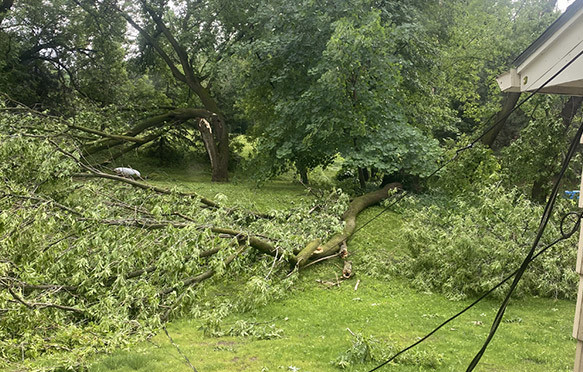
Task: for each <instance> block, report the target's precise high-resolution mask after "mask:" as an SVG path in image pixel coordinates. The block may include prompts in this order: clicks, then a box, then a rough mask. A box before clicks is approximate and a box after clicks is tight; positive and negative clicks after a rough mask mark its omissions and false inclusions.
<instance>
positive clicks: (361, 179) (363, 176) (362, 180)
mask: <svg viewBox="0 0 583 372" xmlns="http://www.w3.org/2000/svg"><path fill="white" fill-rule="evenodd" d="M358 182H359V183H360V187H361V188H362V189H364V188H365V187H366V174H365V173H364V168H360V167H359V168H358Z"/></svg>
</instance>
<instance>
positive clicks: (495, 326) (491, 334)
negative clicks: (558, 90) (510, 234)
mask: <svg viewBox="0 0 583 372" xmlns="http://www.w3.org/2000/svg"><path fill="white" fill-rule="evenodd" d="M581 55H583V50H581V51H580V52H579V53H578V54H577V55H576V56H575V57H573V58H572V59H571V60H570V61H569V62H568V63H567V64H565V65H564V66H563V67H562V68H561V69H559V71H557V72H556V73H555V74H553V75H552V76H551V77H550V78H549V79H548V80H546V81H545V82H544V84H542V85H541V86H540V87H538V88H537V89H536V90H535V91H533V92H532V93H531V94H530V95H529V96H528V97H526V98H525V99H524V100H522V101H521V102H520V103H519V104H517V105H516V106H515V107H514V108H513V109H512V110H511V111H510V112H509V113H507V114H506V115H504V116H503V117H502V118H500V120H498V121H497V122H496V123H494V124H493V125H491V126H490V127H488V128H487V129H486V130H485V131H484V132H483V133H482V134H481V135H480V136H478V137H477V138H476V139H474V141H472V142H471V143H470V144H469V145H467V146H464V147H462V148H460V149H458V150H456V153H455V155H454V156H453V157H452V158H450V159H449V160H448V161H446V162H445V163H443V164H442V165H441V166H440V167H438V168H437V169H436V170H435V171H433V173H431V174H430V175H429V176H428V177H427V179H430V178H432V177H434V176H435V175H436V174H437V173H438V172H439V171H441V170H442V169H443V168H445V167H446V166H448V165H449V164H451V163H452V162H454V161H456V160H457V158H458V156H459V154H461V153H462V152H464V151H466V150H468V149H471V148H472V147H473V146H474V145H475V144H476V143H477V142H478V141H480V140H481V139H482V138H483V137H484V136H486V134H488V133H489V132H490V131H491V130H493V129H494V128H495V127H496V126H497V125H498V124H499V123H500V122H502V120H505V119H507V118H508V117H509V116H510V115H511V114H512V113H513V112H514V111H516V110H517V109H518V108H520V106H522V105H523V104H524V103H525V102H527V101H528V100H529V99H531V98H532V97H533V96H534V95H535V94H536V93H538V92H540V91H541V90H542V89H543V88H544V87H545V86H547V85H548V84H549V83H550V82H551V81H552V80H553V79H555V78H556V77H557V76H558V75H559V74H560V73H562V72H563V71H565V69H567V68H568V67H569V66H570V65H571V64H572V63H573V62H575V61H576V60H577V59H578V58H579V57H581ZM494 115H495V114H494ZM494 115H492V116H490V118H488V120H487V121H486V123H488V122H490V121H491V120H492V118H493V117H494ZM582 133H583V121H582V122H581V125H580V127H579V129H578V130H577V133H576V135H575V137H574V138H573V140H572V141H571V145H570V147H569V151H568V153H567V156H566V157H565V159H564V161H563V164H562V167H561V171H560V173H559V175H558V178H557V180H556V181H555V184H554V186H553V190H552V192H551V195H550V196H549V200H548V201H547V204H546V206H545V210H544V212H543V215H542V217H541V221H540V223H539V227H538V229H537V235H536V237H535V239H534V241H533V244H532V247H531V249H530V251H529V253H528V254H527V256H526V257H525V258H524V260H523V261H522V264H521V265H520V268H519V269H518V270H516V271H515V272H514V273H513V274H511V275H510V276H508V277H507V278H506V279H504V281H503V282H501V283H499V284H498V285H497V286H495V287H494V288H493V289H491V290H490V291H488V292H486V294H484V295H482V296H481V297H480V298H478V299H477V300H476V301H474V302H473V303H472V304H471V305H469V306H468V307H466V308H465V309H464V310H462V311H461V312H460V313H458V314H456V315H454V316H453V317H451V318H450V319H448V320H447V321H446V322H444V323H442V324H441V325H439V326H438V327H437V328H435V329H434V330H433V331H432V332H430V333H429V334H427V335H426V336H425V337H423V338H422V339H420V340H419V341H417V342H415V343H414V344H412V345H410V346H408V347H407V348H405V349H403V350H401V351H399V352H398V353H396V354H395V355H394V356H393V357H391V358H390V359H388V360H387V361H385V362H383V363H382V364H380V365H379V366H377V367H375V368H373V369H372V370H370V371H369V372H373V371H376V370H377V369H379V368H381V367H383V366H385V365H386V364H388V363H389V362H390V361H392V360H394V359H395V358H396V357H397V356H399V355H401V354H402V353H404V352H406V351H408V350H410V349H411V348H413V347H415V346H417V345H418V344H420V343H421V342H423V341H425V340H426V339H427V338H429V337H430V336H431V335H433V334H434V333H435V332H437V331H438V330H439V329H440V328H442V327H443V326H444V325H445V324H447V323H449V322H450V321H452V320H453V319H455V318H457V317H458V316H460V315H461V314H463V313H464V312H466V311H467V310H469V309H470V308H471V307H473V306H475V305H476V304H477V303H478V302H480V301H481V300H482V299H484V298H485V297H486V296H487V295H489V294H490V293H491V292H492V291H494V290H495V289H496V288H498V287H499V286H501V285H502V284H504V283H505V282H506V281H508V280H509V279H510V278H512V277H514V281H513V282H512V284H511V286H510V290H509V291H508V293H507V294H506V297H505V298H504V301H503V302H502V304H501V306H500V308H499V310H498V313H497V314H496V317H495V319H494V322H493V323H492V326H491V329H490V332H489V334H488V337H487V338H486V340H485V342H484V344H483V345H482V348H481V349H480V351H478V353H477V354H476V356H475V357H474V359H473V360H472V361H471V362H470V365H469V366H468V368H467V370H466V372H471V371H473V370H474V368H475V367H476V366H477V365H478V363H479V361H480V359H481V358H482V356H483V355H484V352H485V351H486V348H487V347H488V345H489V343H490V341H491V340H492V338H493V337H494V334H495V333H496V331H497V329H498V327H499V325H500V323H501V321H502V317H503V316H504V312H505V311H506V308H507V306H508V302H509V301H510V297H511V296H512V293H513V292H514V290H515V288H516V286H517V285H518V282H519V281H520V279H521V278H522V275H523V274H524V272H525V271H526V269H527V268H528V265H529V264H530V262H532V261H533V260H534V259H535V258H536V257H538V256H539V255H540V254H542V253H543V252H545V251H546V250H547V249H548V248H550V247H552V246H553V245H555V244H556V243H558V242H559V241H561V240H564V239H566V238H565V234H564V232H563V222H564V221H565V218H566V217H567V216H568V215H570V214H572V213H569V214H567V215H566V216H564V217H563V219H562V221H561V233H562V237H561V238H559V239H558V240H557V241H555V242H553V243H552V244H551V245H549V246H547V247H545V248H544V249H542V250H541V251H540V252H539V253H537V254H536V255H535V254H534V252H535V250H536V247H537V246H538V244H539V242H540V239H541V238H542V235H543V233H544V231H545V229H546V226H547V224H548V221H549V219H550V217H551V213H552V210H553V208H554V204H555V201H556V198H557V194H558V190H559V186H560V182H561V180H562V178H563V177H564V175H565V172H566V170H567V167H568V165H569V162H570V160H571V158H572V157H573V155H574V153H575V150H576V149H577V145H578V144H579V141H580V139H581V135H582ZM405 194H406V193H405V192H403V193H402V194H401V197H399V198H398V199H396V200H395V201H393V202H392V203H391V204H389V205H388V206H387V207H385V208H384V209H383V210H382V211H381V212H380V213H378V214H377V215H375V216H374V217H373V218H371V219H370V220H368V221H367V222H366V223H365V224H363V225H362V226H361V227H360V228H358V229H357V230H355V231H354V233H353V235H352V236H354V234H356V232H358V231H359V230H361V229H362V228H364V227H365V226H366V225H368V224H369V223H371V222H372V221H373V220H375V219H376V218H378V217H379V216H380V215H381V214H383V213H385V212H386V211H387V210H388V209H389V208H390V207H391V206H393V205H395V204H396V203H398V202H399V201H400V200H402V199H403V198H404V196H405ZM578 216H579V219H578V222H577V225H578V224H580V220H581V215H580V214H578ZM576 230H577V228H576V227H575V228H573V229H572V230H571V231H570V233H569V235H568V236H571V235H572V234H574V233H575V231H576Z"/></svg>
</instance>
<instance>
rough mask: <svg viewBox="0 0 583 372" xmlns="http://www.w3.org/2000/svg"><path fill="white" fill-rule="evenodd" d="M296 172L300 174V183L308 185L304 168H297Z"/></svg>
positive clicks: (306, 171) (308, 180)
mask: <svg viewBox="0 0 583 372" xmlns="http://www.w3.org/2000/svg"><path fill="white" fill-rule="evenodd" d="M298 172H299V173H300V181H301V182H302V183H303V184H304V185H309V184H310V179H309V178H308V170H307V169H306V168H304V167H302V168H298Z"/></svg>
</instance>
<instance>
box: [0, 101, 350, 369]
mask: <svg viewBox="0 0 583 372" xmlns="http://www.w3.org/2000/svg"><path fill="white" fill-rule="evenodd" d="M95 117H96V116H95V115H94V114H91V113H88V114H86V115H80V116H79V117H78V118H77V119H78V121H77V123H78V124H79V125H86V126H92V124H91V122H92V121H94V119H95ZM81 118H83V119H84V120H85V121H86V122H85V121H83V120H81ZM97 122H98V121H96V120H95V123H97ZM62 129H63V124H62V123H61V121H59V120H56V119H54V118H51V117H48V116H46V117H42V116H41V117H39V116H31V115H13V114H9V113H6V112H4V113H1V114H0V133H1V134H0V144H1V146H0V164H1V167H2V168H1V172H2V177H3V183H2V184H1V185H0V195H1V196H2V197H1V198H0V239H1V240H0V245H1V246H2V249H1V250H0V252H1V253H0V279H1V280H0V288H1V289H2V290H1V291H0V309H2V310H1V311H2V317H1V318H0V357H1V358H0V365H1V366H2V367H6V366H8V365H9V363H15V362H20V363H22V366H23V368H24V367H27V368H28V367H31V366H34V359H36V358H40V357H42V358H43V359H45V360H46V358H50V359H52V360H53V361H54V364H53V365H54V367H57V366H64V367H70V368H80V367H81V366H83V365H84V364H85V363H86V362H87V358H89V357H90V356H91V355H93V354H94V353H96V352H107V351H111V350H113V349H114V348H116V347H119V346H120V345H125V344H127V343H128V342H131V341H132V340H136V339H139V338H142V337H145V336H147V335H148V334H151V333H152V332H153V331H154V330H155V329H156V328H157V327H158V326H159V325H160V323H161V322H163V321H165V320H166V318H167V317H170V318H172V317H177V316H181V315H192V316H195V317H201V318H203V319H214V322H215V323H214V324H215V325H216V326H217V327H220V325H221V321H222V320H223V319H224V318H225V317H226V316H227V315H229V314H230V313H231V312H233V311H242V310H249V309H252V308H256V307H257V306H261V305H263V304H265V303H267V302H269V301H271V300H273V299H274V298H278V297H279V296H281V295H282V294H284V293H285V291H286V290H287V289H288V288H289V286H290V285H291V284H292V283H293V282H294V280H295V278H296V275H292V276H290V277H289V278H287V273H288V270H289V267H288V265H287V264H286V261H285V260H284V258H285V257H288V256H289V255H290V254H291V252H292V251H293V250H295V249H297V248H298V247H303V246H304V245H305V244H306V243H307V242H308V241H310V240H312V239H314V238H315V237H321V238H324V239H325V238H326V237H327V236H330V235H332V234H334V233H335V232H337V231H339V230H341V229H342V225H341V221H340V214H341V213H342V212H343V211H344V209H345V208H346V204H347V202H348V197H347V196H345V195H343V194H341V193H336V192H333V193H332V194H330V195H327V196H326V197H325V198H324V199H322V200H318V201H315V202H314V203H318V204H317V205H318V208H314V207H315V204H312V205H310V204H302V205H301V206H298V207H296V208H292V209H289V210H286V211H274V212H272V215H273V217H272V218H270V219H261V218H260V219H258V218H256V217H254V216H253V215H252V214H250V213H249V212H247V211H244V210H242V209H238V208H235V209H232V208H219V209H216V210H215V209H204V208H199V207H198V204H199V200H198V198H196V197H192V198H189V197H185V196H181V195H179V194H170V195H163V194H155V193H153V192H151V191H146V190H141V189H137V188H132V187H131V186H128V185H126V184H115V183H112V182H111V181H107V180H91V179H90V180H79V179H76V178H73V177H72V175H73V174H75V173H78V172H80V171H82V169H81V168H80V166H79V164H78V163H77V162H75V161H73V160H72V159H71V157H70V156H68V155H65V154H64V152H67V153H69V154H72V155H73V156H79V152H78V151H77V149H76V148H75V142H74V141H73V140H71V139H69V138H68V137H66V136H64V135H63V134H62ZM223 199H224V197H223V198H221V197H217V200H218V201H219V202H224V200H223ZM180 216H186V217H180ZM151 224H156V227H152V226H150V225H151ZM148 226H150V227H148ZM212 227H230V228H234V229H239V230H240V231H244V232H245V233H247V234H251V235H257V236H261V237H264V236H269V237H270V239H273V240H272V242H273V243H274V244H275V245H276V246H277V248H278V257H277V258H275V259H274V258H273V257H269V256H267V257H266V256H264V255H261V254H258V253H257V252H254V251H253V250H251V249H250V248H247V249H244V250H243V251H241V248H240V247H239V244H238V242H237V239H236V238H225V237H220V236H218V235H217V234H214V233H212V232H211V231H210V230H209V229H210V228H212ZM264 239H267V238H264ZM212 249H216V250H217V252H216V253H214V254H212V255H210V256H209V257H204V254H203V252H208V251H209V250H212ZM232 255H235V257H236V258H235V260H234V261H233V262H232V263H231V265H229V266H226V264H225V261H226V260H227V258H229V257H231V256H232ZM144 270H145V271H144ZM205 272H212V273H214V274H215V275H214V277H213V279H211V280H209V281H205V282H202V283H199V284H197V285H196V287H192V286H191V285H188V283H187V282H185V280H188V279H189V278H193V277H196V276H198V275H200V274H202V273H205ZM221 280H225V281H224V282H221ZM229 281H231V282H233V284H232V287H230V288H228V291H229V293H230V294H231V295H230V296H228V297H227V298H225V297H224V296H209V297H207V298H211V300H206V301H201V298H203V297H204V296H205V295H206V294H207V291H215V290H217V289H216V288H220V287H221V284H220V283H223V284H222V285H225V284H224V283H227V282H229ZM207 282H208V284H207ZM218 290H221V289H218ZM252 328H254V329H252ZM217 329H218V328H217ZM246 332H247V333H249V332H250V333H252V334H253V335H254V337H258V338H270V337H277V335H278V334H279V331H278V330H277V329H275V328H273V327H265V329H263V328H261V327H250V326H249V325H245V324H238V325H237V326H236V327H234V328H233V329H232V330H231V331H228V332H227V333H230V334H235V333H238V334H243V333H246ZM23 357H24V360H23Z"/></svg>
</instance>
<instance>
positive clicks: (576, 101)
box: [561, 96, 583, 132]
mask: <svg viewBox="0 0 583 372" xmlns="http://www.w3.org/2000/svg"><path fill="white" fill-rule="evenodd" d="M581 103H583V97H579V96H571V97H570V98H569V100H568V101H567V102H565V105H564V106H563V109H562V110H561V119H562V120H563V125H564V126H565V132H566V131H567V130H569V127H571V123H573V118H574V117H575V115H577V111H579V109H580V108H581Z"/></svg>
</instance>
